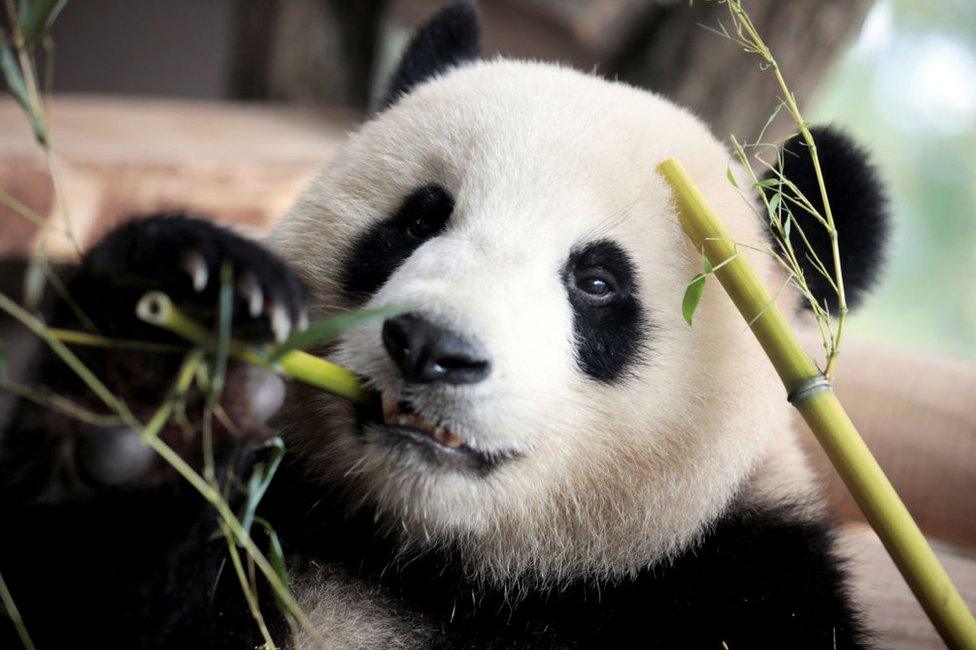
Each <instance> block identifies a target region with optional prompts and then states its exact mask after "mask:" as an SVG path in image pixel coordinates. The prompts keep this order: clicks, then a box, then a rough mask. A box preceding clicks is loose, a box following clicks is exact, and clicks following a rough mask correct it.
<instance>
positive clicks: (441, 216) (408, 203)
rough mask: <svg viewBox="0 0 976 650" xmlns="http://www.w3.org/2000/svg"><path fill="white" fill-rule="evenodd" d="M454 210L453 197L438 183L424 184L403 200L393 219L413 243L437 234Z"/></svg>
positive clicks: (423, 240)
mask: <svg viewBox="0 0 976 650" xmlns="http://www.w3.org/2000/svg"><path fill="white" fill-rule="evenodd" d="M453 211H454V199H453V198H452V197H451V195H450V194H448V193H447V190H445V189H444V188H443V187H441V186H439V185H425V186H424V187H420V188H418V189H416V190H414V191H413V192H412V193H411V194H410V196H408V197H407V198H406V200H404V202H403V205H401V206H400V209H399V210H397V213H396V214H395V215H394V217H393V219H394V222H395V223H396V224H397V226H398V227H399V228H400V232H403V233H405V234H406V235H407V237H409V238H410V239H411V240H413V242H414V243H415V244H419V243H420V242H425V241H427V240H428V239H431V238H432V237H436V236H437V235H439V234H440V233H441V232H442V231H443V230H444V228H445V226H446V225H447V221H448V219H449V218H450V217H451V213H452V212H453Z"/></svg>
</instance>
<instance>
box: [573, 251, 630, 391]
mask: <svg viewBox="0 0 976 650" xmlns="http://www.w3.org/2000/svg"><path fill="white" fill-rule="evenodd" d="M563 281H564V282H565V284H566V290H567V294H568V296H569V303H570V305H572V307H573V330H574V334H575V337H576V358H577V363H578V364H579V366H580V368H581V369H582V370H583V372H585V373H586V374H587V375H589V376H590V377H592V378H593V379H596V380H598V381H603V382H611V381H614V380H615V379H617V378H619V377H620V376H621V375H622V374H623V373H624V371H625V370H626V369H627V368H628V367H629V366H630V365H632V364H633V363H636V362H637V361H639V360H640V357H641V354H642V351H643V348H644V345H643V343H644V337H645V332H646V329H647V322H646V319H645V317H644V313H643V310H642V308H641V305H640V302H639V301H638V299H637V296H636V293H637V277H636V272H635V270H634V264H633V262H631V260H630V257H629V256H628V255H627V253H626V252H625V251H624V250H623V249H622V248H621V247H620V246H618V245H617V244H615V243H614V242H612V241H609V240H600V241H595V242H591V243H589V244H586V245H585V246H582V247H580V248H578V249H574V250H573V251H572V252H571V253H570V255H569V260H567V262H566V266H565V267H564V269H563ZM595 282H596V286H597V287H598V288H600V283H603V284H607V283H610V284H611V286H612V289H613V293H612V295H611V296H609V297H603V298H601V299H594V290H593V289H594V286H595V285H594V283H595ZM596 294H597V296H598V297H600V296H601V295H602V294H604V292H603V291H602V289H601V291H597V292H596Z"/></svg>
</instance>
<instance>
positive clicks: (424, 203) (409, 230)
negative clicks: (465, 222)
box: [342, 185, 454, 300]
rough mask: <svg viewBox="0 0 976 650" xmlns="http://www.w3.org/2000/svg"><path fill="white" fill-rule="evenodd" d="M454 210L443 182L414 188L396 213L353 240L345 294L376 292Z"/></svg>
mask: <svg viewBox="0 0 976 650" xmlns="http://www.w3.org/2000/svg"><path fill="white" fill-rule="evenodd" d="M453 211H454V198H453V197H452V196H451V195H450V194H449V193H448V191H447V190H445V189H444V188H443V187H441V186H440V185H426V186H424V187H420V188H417V189H416V190H414V191H413V192H412V193H411V194H410V195H409V196H408V197H407V198H406V199H405V200H404V201H403V204H401V205H400V207H399V208H398V209H397V211H396V212H395V213H394V214H393V216H391V217H389V218H387V219H385V220H383V221H381V222H379V223H377V224H375V225H374V226H372V227H371V228H370V229H369V230H367V231H365V232H364V233H363V234H362V235H360V237H359V238H358V239H356V241H355V242H354V243H353V245H352V248H351V249H350V251H349V254H348V255H347V256H346V259H345V260H344V261H343V265H342V268H343V273H342V288H343V290H344V291H345V293H346V295H347V296H348V297H349V298H350V299H352V300H365V299H367V298H368V297H369V296H371V295H372V294H373V293H375V292H376V290H377V289H379V288H380V287H381V286H383V283H384V282H386V281H387V280H388V279H389V278H390V276H391V275H393V272H394V271H396V270H397V268H398V267H399V266H400V265H401V264H403V263H404V262H405V261H406V259H407V258H408V257H410V255H412V254H413V252H414V251H415V250H417V248H419V247H420V245H421V244H423V243H424V242H425V241H427V240H428V239H431V238H432V237H436V236H437V235H439V234H440V233H442V232H443V231H444V229H445V228H446V227H447V222H448V219H450V217H451V213H452V212H453Z"/></svg>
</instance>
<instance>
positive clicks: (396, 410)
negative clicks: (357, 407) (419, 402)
mask: <svg viewBox="0 0 976 650" xmlns="http://www.w3.org/2000/svg"><path fill="white" fill-rule="evenodd" d="M382 402H383V421H384V422H386V423H387V424H392V425H396V426H401V427H411V428H413V429H417V430H418V431H421V432H423V433H425V434H427V435H428V436H430V437H431V438H433V439H434V440H436V441H437V442H439V443H441V444H442V445H444V446H445V447H450V448H451V449H457V448H458V447H460V446H461V445H462V444H463V442H464V441H462V440H461V438H459V437H458V436H456V435H455V434H454V433H453V432H452V431H450V430H449V429H448V428H447V427H444V426H435V425H433V424H431V423H430V422H429V421H428V420H426V419H424V418H422V417H421V416H419V415H417V414H416V413H404V412H403V411H401V410H400V406H399V404H398V403H397V401H396V400H395V399H393V398H392V397H390V396H389V395H387V394H386V393H383V396H382Z"/></svg>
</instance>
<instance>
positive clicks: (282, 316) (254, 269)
mask: <svg viewBox="0 0 976 650" xmlns="http://www.w3.org/2000/svg"><path fill="white" fill-rule="evenodd" d="M225 264H226V265H229V266H230V268H231V269H232V272H233V287H234V301H233V323H234V336H235V337H237V338H241V339H244V340H248V341H252V342H262V341H271V340H275V341H279V342H280V341H282V340H284V339H285V338H287V337H288V335H289V334H291V332H293V331H296V330H300V329H304V327H305V326H306V325H307V323H308V316H307V300H308V293H307V291H306V288H305V286H304V284H303V283H302V281H301V280H300V279H299V277H298V276H297V275H296V274H295V273H294V272H293V271H292V270H291V269H290V268H289V267H288V265H287V264H286V263H285V262H284V261H282V260H281V259H279V258H278V257H277V256H276V255H274V254H273V253H272V252H270V251H269V250H267V249H266V248H264V247H263V246H261V245H260V244H258V243H256V242H253V241H250V240H248V239H246V238H244V237H242V236H240V235H238V234H236V233H233V232H231V231H230V230H227V229H226V228H223V227H221V226H218V225H216V224H214V223H212V222H209V221H205V220H203V219H197V218H193V217H188V216H185V215H179V214H171V215H158V216H153V217H149V218H146V219H142V220H138V221H133V222H130V223H127V224H124V225H122V226H120V227H118V228H116V229H115V230H114V231H112V232H111V233H109V234H108V235H107V236H106V237H105V238H104V239H102V240H101V242H99V243H98V244H97V245H96V246H95V247H94V248H92V249H91V251H90V252H89V253H88V254H87V255H86V257H85V259H84V262H83V273H82V284H83V285H84V289H83V292H84V293H85V294H86V295H87V298H88V299H87V300H85V302H86V303H88V305H90V309H89V310H88V311H90V312H91V313H90V314H89V315H90V317H91V318H92V319H93V320H94V321H95V322H96V325H98V326H99V328H100V329H103V331H105V332H106V333H114V334H118V335H124V336H127V337H132V336H134V335H139V336H143V337H150V338H154V339H159V338H166V336H167V335H166V334H165V333H164V332H162V331H160V330H158V329H156V328H152V327H151V326H148V325H146V324H144V323H141V322H140V321H139V320H138V319H137V318H136V316H135V305H136V303H137V302H138V300H139V299H140V298H141V297H142V296H143V295H144V294H145V293H146V292H147V291H152V290H158V291H162V292H164V293H166V294H167V295H168V296H169V297H170V298H171V299H172V300H173V301H174V302H175V303H176V304H177V305H178V306H179V307H180V309H181V310H183V311H184V312H186V313H187V314H188V315H189V316H191V317H192V318H194V319H196V320H198V321H200V322H202V323H203V324H205V325H212V324H213V323H214V321H215V320H216V317H217V313H218V294H219V291H220V287H221V269H222V268H223V266H224V265H225Z"/></svg>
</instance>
